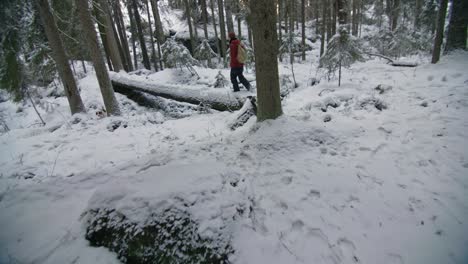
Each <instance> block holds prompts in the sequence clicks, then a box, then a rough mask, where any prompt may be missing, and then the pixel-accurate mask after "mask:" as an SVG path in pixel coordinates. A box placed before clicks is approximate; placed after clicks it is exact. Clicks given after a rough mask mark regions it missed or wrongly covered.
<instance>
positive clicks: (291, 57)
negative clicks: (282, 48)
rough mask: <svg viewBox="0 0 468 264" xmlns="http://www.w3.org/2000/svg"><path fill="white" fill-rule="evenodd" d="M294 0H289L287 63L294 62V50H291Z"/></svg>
mask: <svg viewBox="0 0 468 264" xmlns="http://www.w3.org/2000/svg"><path fill="white" fill-rule="evenodd" d="M293 1H294V0H289V10H291V15H290V16H289V47H288V50H289V63H291V65H292V64H293V63H294V52H293V50H292V42H293V35H294V16H293V14H294V11H293V10H294V8H293V4H294V2H293Z"/></svg>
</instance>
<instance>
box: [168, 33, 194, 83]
mask: <svg viewBox="0 0 468 264" xmlns="http://www.w3.org/2000/svg"><path fill="white" fill-rule="evenodd" d="M161 48H162V50H163V60H164V62H165V63H166V67H169V68H175V67H179V68H180V69H183V67H186V68H187V69H188V70H189V71H190V73H192V74H193V75H198V74H197V72H196V71H195V69H194V68H193V66H194V65H198V61H197V60H196V59H194V58H193V57H192V55H190V51H189V50H188V49H187V48H186V47H185V46H184V45H182V44H180V43H177V42H176V41H175V40H174V39H173V38H169V39H167V40H166V42H164V44H163V45H162V46H161Z"/></svg>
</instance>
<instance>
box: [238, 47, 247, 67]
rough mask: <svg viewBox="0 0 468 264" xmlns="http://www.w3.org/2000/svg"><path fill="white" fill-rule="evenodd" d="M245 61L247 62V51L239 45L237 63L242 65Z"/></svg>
mask: <svg viewBox="0 0 468 264" xmlns="http://www.w3.org/2000/svg"><path fill="white" fill-rule="evenodd" d="M246 60H247V51H246V50H245V48H244V47H243V46H242V44H241V43H239V46H238V47H237V61H238V62H239V63H242V64H244V63H245V61H246Z"/></svg>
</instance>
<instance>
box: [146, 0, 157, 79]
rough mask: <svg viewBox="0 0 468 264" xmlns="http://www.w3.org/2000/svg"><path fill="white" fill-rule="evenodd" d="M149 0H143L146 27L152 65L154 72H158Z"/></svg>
mask: <svg viewBox="0 0 468 264" xmlns="http://www.w3.org/2000/svg"><path fill="white" fill-rule="evenodd" d="M148 1H149V0H145V4H146V15H147V16H148V26H149V31H150V40H151V56H153V64H154V70H155V71H158V61H157V58H156V49H155V48H154V44H155V42H154V38H153V26H152V25H151V15H150V9H149V3H148Z"/></svg>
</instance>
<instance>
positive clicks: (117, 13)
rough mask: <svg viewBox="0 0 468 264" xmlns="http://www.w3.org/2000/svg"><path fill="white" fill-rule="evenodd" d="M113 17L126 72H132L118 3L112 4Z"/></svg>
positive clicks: (130, 58)
mask: <svg viewBox="0 0 468 264" xmlns="http://www.w3.org/2000/svg"><path fill="white" fill-rule="evenodd" d="M114 16H115V21H116V24H117V32H118V33H119V38H120V43H122V50H123V52H124V57H125V61H126V64H127V71H133V64H132V57H131V56H130V49H129V46H128V41H127V33H126V30H125V23H124V21H123V15H122V10H121V9H120V2H119V1H115V2H114Z"/></svg>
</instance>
